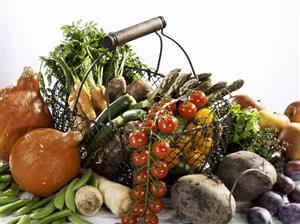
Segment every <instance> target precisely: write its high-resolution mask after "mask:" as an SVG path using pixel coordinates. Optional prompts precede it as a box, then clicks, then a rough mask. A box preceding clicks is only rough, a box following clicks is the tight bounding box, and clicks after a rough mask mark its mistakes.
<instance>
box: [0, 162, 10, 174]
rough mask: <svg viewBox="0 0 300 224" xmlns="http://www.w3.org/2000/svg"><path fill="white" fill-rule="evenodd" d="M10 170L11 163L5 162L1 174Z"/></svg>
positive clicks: (0, 168) (0, 167)
mask: <svg viewBox="0 0 300 224" xmlns="http://www.w3.org/2000/svg"><path fill="white" fill-rule="evenodd" d="M8 171H9V165H8V164H3V165H1V166H0V174H5V173H8Z"/></svg>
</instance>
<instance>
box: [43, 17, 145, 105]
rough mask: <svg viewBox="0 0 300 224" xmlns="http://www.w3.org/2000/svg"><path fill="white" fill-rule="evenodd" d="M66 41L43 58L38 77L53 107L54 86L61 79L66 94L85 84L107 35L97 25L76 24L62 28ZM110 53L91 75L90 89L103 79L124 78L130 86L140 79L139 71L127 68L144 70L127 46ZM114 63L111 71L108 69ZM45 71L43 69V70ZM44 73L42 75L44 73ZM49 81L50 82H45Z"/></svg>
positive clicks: (89, 80)
mask: <svg viewBox="0 0 300 224" xmlns="http://www.w3.org/2000/svg"><path fill="white" fill-rule="evenodd" d="M61 29H62V32H63V36H64V39H63V41H62V42H61V43H60V44H59V45H58V46H56V47H55V48H54V50H53V51H51V52H50V53H49V55H47V56H43V57H41V60H42V64H41V71H40V74H39V78H40V82H41V90H42V93H43V95H44V97H45V98H46V101H47V103H48V104H50V105H51V96H50V94H51V92H50V90H51V84H52V83H53V82H54V81H56V80H60V81H61V82H62V84H63V85H64V86H65V88H66V89H65V93H66V94H69V93H70V92H71V91H72V88H73V86H74V82H76V81H78V80H79V81H82V78H83V76H84V74H85V73H86V71H87V69H88V68H89V67H90V65H91V64H92V63H93V62H94V61H95V60H96V59H97V58H98V57H99V56H100V55H101V54H102V53H104V52H106V49H105V48H103V47H102V46H101V43H102V40H103V38H104V37H105V36H106V33H105V32H104V31H103V30H102V29H99V28H98V27H97V24H96V23H94V22H88V23H84V24H83V23H82V21H78V22H73V23H72V24H71V25H64V26H62V28H61ZM112 57H113V54H112V53H111V52H107V53H106V55H105V56H104V57H103V58H102V59H101V61H100V62H99V63H97V64H96V65H95V66H94V68H93V69H92V71H91V74H90V75H89V77H88V79H87V82H86V86H87V87H88V89H91V88H92V87H93V86H94V85H96V84H102V82H103V79H104V78H106V77H107V78H108V79H111V78H113V77H115V76H119V75H123V76H124V78H125V80H126V82H127V83H131V82H132V81H133V80H136V79H138V78H139V72H138V71H136V70H132V69H127V67H138V68H145V67H146V65H145V64H143V63H142V62H141V60H140V58H139V57H138V56H137V55H136V54H135V53H134V52H133V50H132V49H131V47H130V46H129V45H127V44H125V45H123V46H120V47H118V48H117V49H116V53H115V55H114V58H112ZM111 60H113V63H112V68H111V72H110V73H109V74H108V67H109V65H110V62H111ZM42 68H44V69H42ZM42 70H43V72H42ZM45 79H47V82H45Z"/></svg>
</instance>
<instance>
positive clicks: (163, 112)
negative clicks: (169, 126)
mask: <svg viewBox="0 0 300 224" xmlns="http://www.w3.org/2000/svg"><path fill="white" fill-rule="evenodd" d="M158 111H159V112H158ZM157 112H158V117H160V116H164V115H166V114H167V112H166V110H164V109H163V108H162V107H161V106H160V105H154V106H152V107H150V109H149V111H148V117H149V118H150V119H153V118H154V117H155V116H156V114H157Z"/></svg>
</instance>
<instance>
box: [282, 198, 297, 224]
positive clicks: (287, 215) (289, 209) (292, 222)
mask: <svg viewBox="0 0 300 224" xmlns="http://www.w3.org/2000/svg"><path fill="white" fill-rule="evenodd" d="M278 219H279V220H280V221H281V222H283V223H287V224H299V223H300V204H298V203H289V204H285V205H282V206H281V207H280V208H279V211H278Z"/></svg>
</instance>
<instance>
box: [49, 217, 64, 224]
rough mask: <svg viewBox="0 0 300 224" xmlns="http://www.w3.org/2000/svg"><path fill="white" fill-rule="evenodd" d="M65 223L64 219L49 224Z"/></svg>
mask: <svg viewBox="0 0 300 224" xmlns="http://www.w3.org/2000/svg"><path fill="white" fill-rule="evenodd" d="M64 222H65V219H64V218H63V219H58V220H55V221H53V222H52V223H51V224H63V223H64Z"/></svg>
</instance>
